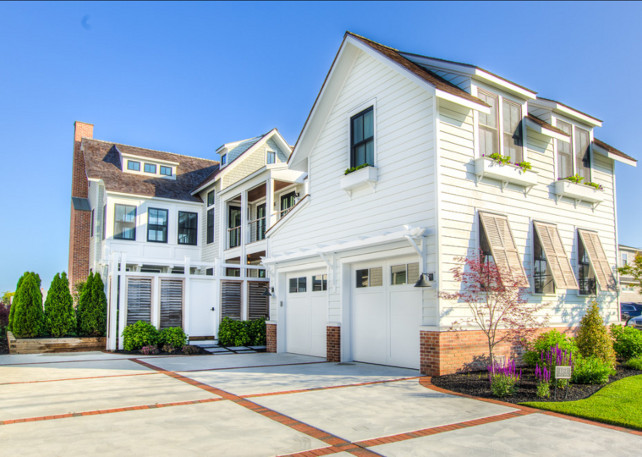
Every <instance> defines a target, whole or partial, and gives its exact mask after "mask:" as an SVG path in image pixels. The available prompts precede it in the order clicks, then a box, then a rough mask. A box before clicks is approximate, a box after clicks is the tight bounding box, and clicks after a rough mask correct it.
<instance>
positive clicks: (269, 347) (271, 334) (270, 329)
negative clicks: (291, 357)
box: [265, 324, 276, 352]
mask: <svg viewBox="0 0 642 457" xmlns="http://www.w3.org/2000/svg"><path fill="white" fill-rule="evenodd" d="M265 342H266V343H265V346H266V349H265V350H266V351H267V352H276V324H265Z"/></svg>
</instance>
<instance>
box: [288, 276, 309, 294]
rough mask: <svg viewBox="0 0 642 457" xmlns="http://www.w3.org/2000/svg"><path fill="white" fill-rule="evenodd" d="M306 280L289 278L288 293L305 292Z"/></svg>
mask: <svg viewBox="0 0 642 457" xmlns="http://www.w3.org/2000/svg"><path fill="white" fill-rule="evenodd" d="M306 280H307V278H306V277H305V276H303V277H301V278H290V293H291V294H295V293H298V292H305V290H306V285H307V281H306Z"/></svg>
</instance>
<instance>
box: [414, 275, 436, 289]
mask: <svg viewBox="0 0 642 457" xmlns="http://www.w3.org/2000/svg"><path fill="white" fill-rule="evenodd" d="M432 280H433V275H432V273H421V276H419V280H417V282H416V283H415V287H432V284H430V281H432Z"/></svg>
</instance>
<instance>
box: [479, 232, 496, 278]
mask: <svg viewBox="0 0 642 457" xmlns="http://www.w3.org/2000/svg"><path fill="white" fill-rule="evenodd" d="M479 250H480V254H481V263H482V265H485V267H486V268H485V269H484V270H482V272H485V273H486V278H485V279H486V282H485V283H484V284H482V285H481V286H482V290H484V289H485V288H486V287H487V286H488V285H489V284H490V282H491V277H490V272H491V268H492V267H491V266H490V265H491V264H493V263H495V258H494V257H493V251H491V249H490V243H489V242H488V236H487V235H486V230H484V224H482V223H481V220H480V221H479Z"/></svg>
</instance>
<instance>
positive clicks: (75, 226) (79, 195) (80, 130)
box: [68, 121, 94, 290]
mask: <svg viewBox="0 0 642 457" xmlns="http://www.w3.org/2000/svg"><path fill="white" fill-rule="evenodd" d="M93 137H94V126H93V124H86V123H84V122H78V121H76V122H75V123H74V155H73V163H72V175H71V200H72V201H71V223H70V229H69V267H68V269H69V271H68V276H69V286H70V288H72V290H73V286H74V285H75V284H76V283H77V282H79V281H85V280H86V279H87V275H88V274H89V236H90V233H89V231H90V229H91V211H87V208H86V207H84V206H83V205H82V204H81V202H82V200H81V199H86V198H87V197H88V189H89V184H88V182H87V175H86V173H85V158H84V155H83V153H82V151H81V150H80V144H81V141H82V139H83V138H93Z"/></svg>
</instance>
